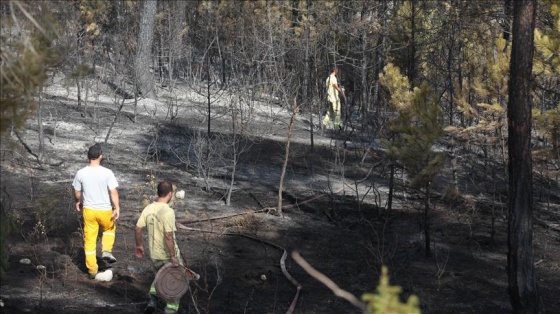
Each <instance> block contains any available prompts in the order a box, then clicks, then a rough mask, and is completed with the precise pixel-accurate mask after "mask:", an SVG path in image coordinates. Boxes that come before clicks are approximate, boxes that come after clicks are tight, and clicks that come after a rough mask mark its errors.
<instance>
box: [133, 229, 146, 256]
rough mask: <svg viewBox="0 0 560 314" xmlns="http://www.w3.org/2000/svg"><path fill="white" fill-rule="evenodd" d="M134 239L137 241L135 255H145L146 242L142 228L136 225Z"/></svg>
mask: <svg viewBox="0 0 560 314" xmlns="http://www.w3.org/2000/svg"><path fill="white" fill-rule="evenodd" d="M134 241H135V242H136V252H135V255H136V257H138V258H142V257H144V244H143V243H142V228H140V227H138V226H136V227H135V228H134Z"/></svg>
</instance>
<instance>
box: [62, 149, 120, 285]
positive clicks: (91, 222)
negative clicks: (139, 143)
mask: <svg viewBox="0 0 560 314" xmlns="http://www.w3.org/2000/svg"><path fill="white" fill-rule="evenodd" d="M102 158H103V155H102V151H101V145H100V144H95V145H93V146H91V147H90V148H89V150H88V159H89V164H88V166H86V167H84V168H82V169H80V170H79V171H78V172H77V173H76V176H75V177H74V182H73V183H72V186H73V187H74V197H75V199H76V210H77V211H82V212H83V217H84V252H85V259H86V267H87V269H88V273H89V276H90V278H91V279H95V280H98V281H110V280H111V279H112V278H113V272H112V271H111V269H107V270H105V271H103V272H98V270H99V266H98V265H97V235H98V233H99V227H101V229H102V231H103V236H102V238H101V250H102V255H101V259H103V260H104V261H105V262H108V263H114V262H116V261H117V259H116V258H115V257H114V256H113V254H112V251H113V244H114V243H115V231H116V229H117V226H116V223H115V222H116V220H117V219H119V215H120V206H119V193H118V191H117V187H118V183H117V179H116V178H115V175H114V174H113V171H111V170H110V169H107V168H105V167H103V166H101V159H102ZM111 203H112V204H111Z"/></svg>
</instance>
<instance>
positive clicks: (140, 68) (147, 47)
mask: <svg viewBox="0 0 560 314" xmlns="http://www.w3.org/2000/svg"><path fill="white" fill-rule="evenodd" d="M156 13H157V1H156V0H145V1H143V3H142V14H141V16H140V32H139V33H138V50H137V51H136V59H135V61H134V72H135V74H136V86H137V90H138V93H139V94H141V95H142V96H143V97H151V96H152V95H153V93H154V86H155V83H154V77H153V75H152V73H151V72H150V68H151V66H150V65H151V63H152V41H153V38H154V23H155V19H156Z"/></svg>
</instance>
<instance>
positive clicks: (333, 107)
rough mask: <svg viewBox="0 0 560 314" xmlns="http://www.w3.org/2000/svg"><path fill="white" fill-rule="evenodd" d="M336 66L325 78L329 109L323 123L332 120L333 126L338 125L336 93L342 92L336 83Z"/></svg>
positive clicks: (327, 123) (326, 124) (338, 105)
mask: <svg viewBox="0 0 560 314" xmlns="http://www.w3.org/2000/svg"><path fill="white" fill-rule="evenodd" d="M337 74H338V68H337V67H335V68H334V69H333V71H332V72H331V74H330V75H329V77H328V78H327V80H326V82H325V83H326V86H327V99H328V100H329V102H330V106H329V110H328V111H327V114H326V115H325V117H324V118H323V125H324V126H328V125H329V121H331V120H332V121H333V124H334V127H335V128H336V127H340V98H339V97H338V94H339V93H341V94H344V89H343V88H341V87H340V86H339V85H338V79H337V78H336V75H337Z"/></svg>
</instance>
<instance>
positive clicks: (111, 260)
mask: <svg viewBox="0 0 560 314" xmlns="http://www.w3.org/2000/svg"><path fill="white" fill-rule="evenodd" d="M101 259H102V260H104V261H105V262H107V263H114V262H116V261H117V259H116V258H115V257H114V256H113V254H111V252H103V253H102V254H101Z"/></svg>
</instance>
